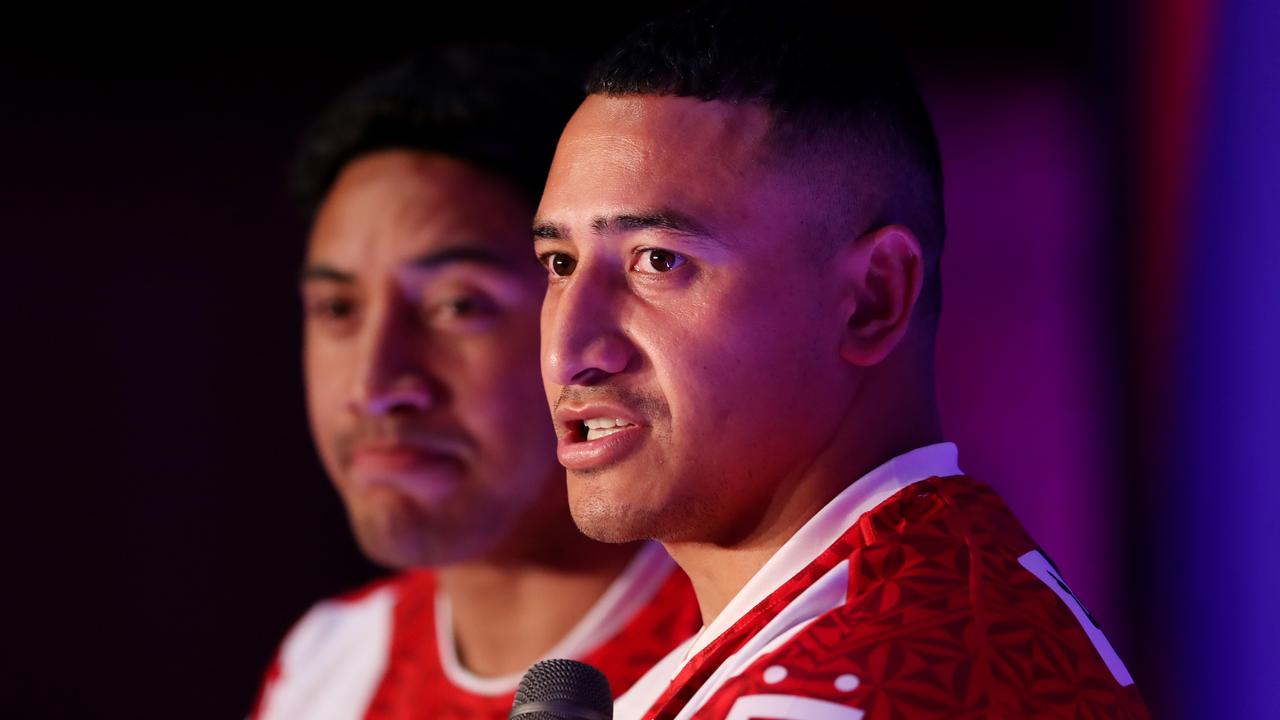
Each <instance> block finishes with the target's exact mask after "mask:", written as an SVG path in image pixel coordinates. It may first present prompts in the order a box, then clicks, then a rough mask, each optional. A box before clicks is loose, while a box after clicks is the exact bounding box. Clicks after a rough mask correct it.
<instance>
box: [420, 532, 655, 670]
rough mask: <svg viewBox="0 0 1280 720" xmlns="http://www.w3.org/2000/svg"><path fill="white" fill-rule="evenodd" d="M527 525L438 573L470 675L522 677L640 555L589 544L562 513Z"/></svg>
mask: <svg viewBox="0 0 1280 720" xmlns="http://www.w3.org/2000/svg"><path fill="white" fill-rule="evenodd" d="M532 525H534V526H535V527H534V528H529V529H528V530H525V531H518V532H516V533H513V536H512V538H510V539H509V540H508V542H506V543H504V545H503V547H502V548H500V549H499V550H498V551H497V552H494V553H491V554H489V555H488V556H486V557H484V558H482V559H478V560H475V561H469V562H464V563H459V564H455V565H449V566H447V567H442V568H439V569H438V570H437V572H436V577H437V579H438V583H439V588H440V591H441V592H442V593H444V595H445V596H446V597H447V598H448V599H449V604H450V606H451V607H452V610H453V618H452V619H453V636H454V642H455V643H456V646H457V647H456V649H457V653H458V657H459V659H460V661H461V662H462V665H463V666H464V667H466V668H467V669H468V670H469V671H471V672H473V673H475V674H476V675H479V676H482V677H501V676H506V675H512V674H518V673H523V672H524V671H525V670H527V669H528V668H529V666H530V665H532V664H533V663H534V662H537V661H538V660H539V659H541V658H542V657H543V656H544V655H545V654H546V653H547V652H548V651H550V650H551V649H552V648H553V647H555V645H556V644H557V643H558V642H559V641H560V640H561V639H562V638H563V637H564V636H565V635H567V634H568V633H569V631H570V630H572V629H573V627H574V626H575V625H576V624H577V623H578V621H579V620H581V619H582V617H583V616H584V615H585V614H586V613H587V611H588V610H590V609H591V607H592V605H594V604H595V602H596V601H597V600H599V598H600V596H601V595H603V594H604V592H605V590H606V589H608V587H609V585H610V584H611V583H612V582H613V581H614V580H615V579H616V578H617V577H618V575H620V574H621V572H622V570H623V569H624V568H625V567H626V565H627V563H628V562H629V561H630V560H631V558H632V557H633V556H634V555H635V553H636V551H637V549H638V548H637V546H635V545H605V544H603V543H597V542H593V541H591V540H588V539H587V538H586V537H584V536H583V535H582V534H581V533H579V532H578V530H577V528H576V527H574V526H573V521H572V520H571V519H570V518H569V516H568V513H567V510H566V511H561V512H559V513H557V514H556V519H555V520H554V521H553V522H550V523H549V522H546V521H545V519H544V520H543V521H542V522H538V523H532Z"/></svg>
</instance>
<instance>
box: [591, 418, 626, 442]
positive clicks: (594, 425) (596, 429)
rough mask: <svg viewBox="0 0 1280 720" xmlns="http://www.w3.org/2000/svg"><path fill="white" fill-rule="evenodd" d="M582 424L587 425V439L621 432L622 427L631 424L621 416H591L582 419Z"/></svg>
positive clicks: (595, 438)
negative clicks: (588, 418) (587, 418)
mask: <svg viewBox="0 0 1280 720" xmlns="http://www.w3.org/2000/svg"><path fill="white" fill-rule="evenodd" d="M582 424H583V425H585V426H586V427H587V440H588V441H591V440H598V439H600V438H602V437H608V436H610V435H612V434H614V433H616V432H621V431H622V429H623V428H629V427H631V426H632V424H631V423H630V422H627V421H626V420H623V419H622V418H591V419H590V420H583V421H582Z"/></svg>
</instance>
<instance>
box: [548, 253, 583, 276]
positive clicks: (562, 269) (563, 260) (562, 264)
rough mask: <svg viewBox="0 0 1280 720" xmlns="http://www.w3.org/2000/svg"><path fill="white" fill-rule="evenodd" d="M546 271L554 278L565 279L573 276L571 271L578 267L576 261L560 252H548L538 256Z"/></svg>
mask: <svg viewBox="0 0 1280 720" xmlns="http://www.w3.org/2000/svg"><path fill="white" fill-rule="evenodd" d="M538 260H540V261H541V262H542V264H543V266H544V267H546V268H547V271H548V272H550V273H551V274H552V275H555V276H556V277H567V276H569V275H572V274H573V269H574V268H576V267H577V266H578V261H577V260H574V259H573V258H572V257H571V256H569V255H566V254H564V253H561V252H549V253H544V254H542V255H540V256H538Z"/></svg>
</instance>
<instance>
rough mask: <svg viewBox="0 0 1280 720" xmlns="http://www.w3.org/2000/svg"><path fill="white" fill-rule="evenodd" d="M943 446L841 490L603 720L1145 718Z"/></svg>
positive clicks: (1060, 592)
mask: <svg viewBox="0 0 1280 720" xmlns="http://www.w3.org/2000/svg"><path fill="white" fill-rule="evenodd" d="M955 452H956V451H955V446H953V445H950V444H941V445H932V446H929V447H926V448H921V449H919V450H915V451H913V452H910V453H907V454H906V455H902V456H900V457H898V458H896V459H894V460H891V461H890V462H888V463H886V464H885V465H882V466H880V467H879V468H877V469H876V470H874V471H872V472H871V473H869V474H867V475H866V476H864V477H863V478H861V479H859V480H858V481H857V482H855V483H854V484H853V485H851V486H850V487H849V488H848V489H847V490H845V491H844V492H843V493H841V494H840V495H839V496H838V497H836V499H835V500H833V501H832V502H831V503H829V504H828V505H827V506H826V507H825V508H823V510H822V511H821V512H819V513H818V514H817V515H816V516H814V517H813V518H812V519H811V520H810V521H809V522H808V523H807V524H806V525H805V526H804V527H803V528H801V530H800V531H799V532H797V533H796V535H795V536H793V537H792V538H791V539H790V540H788V541H787V543H786V544H785V545H784V546H783V547H782V548H781V549H780V550H779V551H778V552H777V553H776V554H775V555H774V556H773V557H772V558H770V559H769V561H768V562H767V563H765V565H764V566H763V567H762V568H761V570H760V571H759V572H758V573H757V574H756V575H755V576H753V577H752V578H751V580H750V581H749V582H748V583H747V584H746V585H745V586H744V587H743V589H742V590H741V591H740V592H739V593H738V595H737V596H735V597H734V598H733V600H732V601H731V602H730V603H729V605H728V606H726V608H725V609H724V611H723V612H721V613H720V615H718V616H717V617H716V618H715V620H714V621H713V622H712V623H711V624H710V625H709V626H708V627H706V628H704V629H703V630H702V631H701V632H700V633H699V634H698V635H697V636H696V637H694V638H692V639H691V640H690V641H689V642H687V643H685V645H683V646H682V647H680V648H678V649H676V650H675V651H673V652H672V653H671V654H670V655H669V656H667V658H665V659H664V660H663V661H662V662H660V663H659V664H658V665H656V666H655V667H654V668H653V670H651V671H650V672H649V673H648V674H646V675H645V677H644V678H642V679H641V680H640V681H639V682H637V683H636V685H635V686H634V687H633V688H632V689H631V691H630V692H628V693H627V694H626V695H624V696H623V697H621V698H619V700H618V702H617V703H616V705H615V708H614V717H615V718H617V719H618V720H635V719H637V718H645V719H646V720H672V719H678V720H686V719H688V720H753V719H756V720H766V719H767V720H862V719H863V718H866V719H868V720H872V719H875V720H879V719H880V718H886V719H887V718H912V719H913V720H914V719H916V718H986V717H1071V718H1104V717H1105V718H1146V717H1148V713H1147V710H1146V706H1145V705H1144V704H1143V701H1142V698H1141V696H1140V695H1139V693H1138V691H1137V688H1136V687H1135V686H1134V684H1133V679H1132V678H1131V677H1130V676H1129V672H1128V671H1127V670H1126V669H1125V666H1124V663H1122V662H1121V661H1120V658H1119V657H1117V656H1116V653H1115V651H1114V650H1113V649H1112V647H1111V644H1110V643H1109V642H1108V641H1107V639H1106V637H1105V636H1104V635H1103V634H1102V631H1101V630H1099V629H1098V626H1097V625H1096V624H1095V623H1094V621H1093V619H1092V617H1091V616H1090V615H1089V613H1088V612H1087V611H1086V610H1085V609H1084V607H1083V606H1082V605H1081V604H1080V602H1079V600H1077V599H1076V597H1075V595H1074V594H1073V593H1072V592H1071V590H1070V589H1069V588H1068V587H1067V585H1066V583H1065V581H1063V579H1062V577H1061V575H1060V574H1059V573H1058V571H1057V569H1056V568H1054V566H1053V565H1052V563H1050V562H1049V560H1048V558H1047V557H1046V556H1045V555H1044V554H1043V553H1042V552H1041V551H1040V550H1039V549H1038V548H1037V547H1036V545H1035V543H1034V542H1033V541H1032V540H1031V538H1030V537H1028V536H1027V533H1026V531H1025V530H1024V529H1023V528H1022V526H1021V525H1020V524H1019V523H1018V521H1017V520H1016V519H1015V518H1014V517H1013V515H1012V513H1011V512H1010V511H1009V509H1008V508H1007V507H1006V506H1005V504H1004V503H1003V502H1002V501H1001V500H1000V498H999V497H997V496H996V494H995V493H994V492H993V491H992V490H991V489H990V488H988V487H986V486H985V485H982V484H980V483H978V482H975V481H974V480H971V479H970V478H967V477H964V476H962V475H960V471H959V469H958V468H957V467H956V459H955V457H956V455H955Z"/></svg>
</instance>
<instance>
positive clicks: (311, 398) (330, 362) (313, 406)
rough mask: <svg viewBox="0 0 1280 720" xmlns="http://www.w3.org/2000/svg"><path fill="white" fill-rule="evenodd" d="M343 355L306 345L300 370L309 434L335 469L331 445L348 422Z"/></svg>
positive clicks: (328, 463) (346, 386)
mask: <svg viewBox="0 0 1280 720" xmlns="http://www.w3.org/2000/svg"><path fill="white" fill-rule="evenodd" d="M344 370H345V364H344V363H343V362H342V355H341V354H340V353H336V352H333V350H332V349H331V348H330V349H326V348H323V347H316V346H315V344H310V343H309V344H308V345H307V347H306V350H305V351H304V353H303V373H304V381H305V388H306V401H307V417H308V420H309V422H310V424H311V434H312V437H313V438H315V443H316V445H317V447H318V448H319V450H320V453H321V456H322V458H323V459H324V461H325V463H326V464H327V465H328V466H329V468H330V471H333V470H335V469H336V466H337V461H338V458H337V457H336V449H335V448H334V447H333V445H334V443H335V441H336V436H337V435H338V434H339V433H341V432H342V429H343V425H344V423H345V422H349V415H350V413H349V412H348V411H347V400H348V398H349V390H350V388H349V386H348V385H347V383H346V381H345V378H346V377H347V375H346V373H345V372H344Z"/></svg>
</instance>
